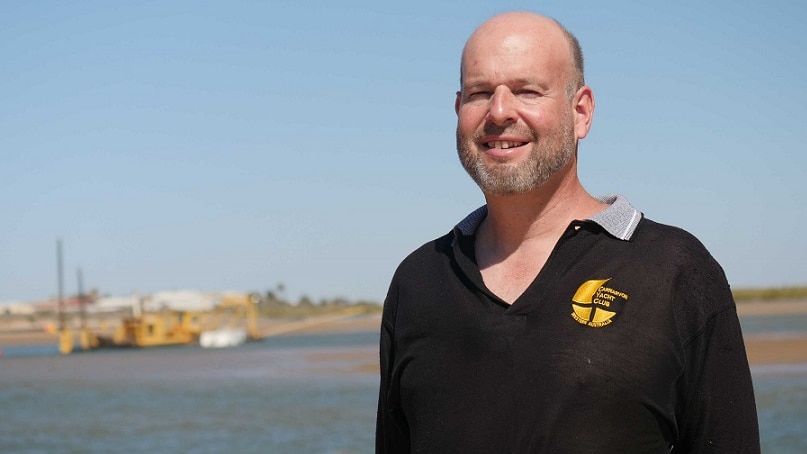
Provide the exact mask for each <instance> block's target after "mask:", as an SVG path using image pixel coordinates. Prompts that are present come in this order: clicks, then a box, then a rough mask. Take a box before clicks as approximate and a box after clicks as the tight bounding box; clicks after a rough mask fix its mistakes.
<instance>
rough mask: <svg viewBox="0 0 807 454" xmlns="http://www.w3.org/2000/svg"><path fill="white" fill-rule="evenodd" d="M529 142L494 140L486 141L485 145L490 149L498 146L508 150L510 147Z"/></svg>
mask: <svg viewBox="0 0 807 454" xmlns="http://www.w3.org/2000/svg"><path fill="white" fill-rule="evenodd" d="M526 143H527V142H511V141H509V140H494V141H492V142H487V143H485V146H486V147H487V148H488V149H493V148H498V149H502V150H507V149H509V148H515V147H520V146H522V145H525V144H526Z"/></svg>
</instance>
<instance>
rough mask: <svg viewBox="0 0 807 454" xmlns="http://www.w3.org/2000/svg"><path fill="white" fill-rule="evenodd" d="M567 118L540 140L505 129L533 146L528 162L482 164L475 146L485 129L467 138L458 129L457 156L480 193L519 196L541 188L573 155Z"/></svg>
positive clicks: (571, 126)
mask: <svg viewBox="0 0 807 454" xmlns="http://www.w3.org/2000/svg"><path fill="white" fill-rule="evenodd" d="M569 117H570V116H567V118H566V119H565V120H566V121H564V122H563V124H562V125H561V127H559V128H558V129H557V130H555V131H553V132H552V133H550V134H547V135H544V136H543V137H542V138H540V137H538V135H537V134H536V133H535V131H532V130H530V131H529V132H528V133H527V134H524V133H523V132H522V133H517V132H516V131H514V130H512V129H510V130H508V132H516V133H517V134H518V135H519V136H521V137H529V138H530V140H531V142H532V144H533V145H532V149H531V150H530V154H529V157H528V159H527V160H526V161H524V162H521V163H518V164H511V163H507V162H504V161H498V162H495V163H493V164H488V163H487V162H485V160H484V159H483V156H482V154H481V153H479V152H477V150H476V144H477V143H479V140H480V139H481V136H482V135H484V134H485V133H489V131H487V130H486V131H481V132H477V133H475V134H474V135H473V136H472V137H470V138H467V137H464V136H463V135H462V134H461V133H460V131H459V128H458V129H457V154H458V155H459V158H460V162H462V166H463V167H464V168H465V171H466V172H468V175H470V176H471V178H473V180H474V181H475V182H476V184H477V185H478V186H479V188H480V189H482V192H484V193H486V194H493V195H516V194H523V193H525V192H528V191H530V190H532V189H534V188H537V187H539V186H543V185H544V184H545V183H546V182H547V181H549V179H550V178H551V177H552V176H553V175H555V174H556V173H557V172H558V171H559V170H561V169H562V168H564V167H566V165H567V164H569V161H571V159H572V157H573V156H574V153H575V149H576V141H575V136H574V125H573V124H572V121H571V118H569ZM502 132H504V131H502ZM525 132H526V131H525Z"/></svg>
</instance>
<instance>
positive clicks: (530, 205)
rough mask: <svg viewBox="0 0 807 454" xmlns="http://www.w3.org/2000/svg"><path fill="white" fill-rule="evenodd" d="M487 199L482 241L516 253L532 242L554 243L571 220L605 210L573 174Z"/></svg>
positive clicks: (604, 206)
mask: <svg viewBox="0 0 807 454" xmlns="http://www.w3.org/2000/svg"><path fill="white" fill-rule="evenodd" d="M485 199H486V200H487V209H488V214H487V217H486V218H485V220H484V221H483V222H482V225H481V226H480V230H481V231H480V232H479V233H480V235H481V236H482V238H480V239H482V240H483V241H486V242H491V243H489V244H495V245H496V249H500V250H515V249H518V248H519V247H520V246H522V245H524V243H528V242H532V241H538V242H544V241H551V242H552V244H554V243H555V242H556V241H557V239H558V238H559V237H560V235H561V234H562V233H563V231H564V230H565V229H566V227H568V225H569V223H570V222H571V221H572V220H574V219H585V218H588V217H590V216H592V215H594V214H596V213H599V212H600V211H602V210H604V209H605V208H606V205H605V204H603V203H602V202H600V201H599V200H597V199H595V198H594V197H592V196H591V195H590V194H589V193H588V192H586V190H585V189H584V188H583V186H582V185H581V184H580V181H579V180H578V179H577V176H576V174H574V173H572V174H571V175H570V176H568V177H566V178H562V179H559V181H552V180H550V181H548V182H547V183H546V184H544V185H543V186H541V187H538V188H535V189H533V190H532V191H530V192H527V193H524V194H517V195H507V196H499V195H489V194H486V195H485Z"/></svg>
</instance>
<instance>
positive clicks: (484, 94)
mask: <svg viewBox="0 0 807 454" xmlns="http://www.w3.org/2000/svg"><path fill="white" fill-rule="evenodd" d="M490 95H491V92H489V91H483V90H479V91H471V92H468V94H467V95H465V99H467V100H469V101H475V100H480V99H488V98H490Z"/></svg>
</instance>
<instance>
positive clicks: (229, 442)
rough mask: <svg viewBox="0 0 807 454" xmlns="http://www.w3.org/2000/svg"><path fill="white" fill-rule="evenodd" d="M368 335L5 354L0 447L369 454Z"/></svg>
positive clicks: (371, 350)
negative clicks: (230, 345) (66, 354)
mask: <svg viewBox="0 0 807 454" xmlns="http://www.w3.org/2000/svg"><path fill="white" fill-rule="evenodd" d="M376 339H377V335H376V334H375V333H372V334H370V333H367V334H358V335H356V334H353V335H340V336H321V337H316V336H311V337H299V338H272V339H270V340H266V341H264V342H261V343H257V344H250V345H246V346H242V347H238V348H232V349H226V350H206V349H201V348H193V347H176V348H160V349H149V350H117V351H103V352H91V353H79V354H75V355H71V356H69V357H60V356H55V355H44V354H38V353H41V352H33V353H34V354H33V355H32V356H24V355H21V354H19V353H20V352H19V351H18V352H16V354H15V352H13V351H12V352H10V353H9V352H8V351H7V352H6V356H5V357H4V358H2V360H0V408H2V409H3V410H2V417H1V418H0V452H3V453H51V452H58V453H115V452H126V453H129V452H149V453H162V452H167V453H168V452H170V453H178V452H194V453H221V452H232V453H259V452H260V453H267V452H269V453H340V454H347V453H369V452H372V451H373V449H372V447H373V438H374V424H375V407H376V398H377V389H378V383H377V382H378V378H377V372H376V371H375V370H374V369H373V367H368V365H369V366H372V365H373V364H374V363H375V362H376V361H377V356H378V355H377V348H376V345H375V344H376ZM39 348H41V347H39ZM4 350H7V349H4ZM12 350H13V349H12ZM29 353H31V352H29ZM15 355H16V356H15Z"/></svg>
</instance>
